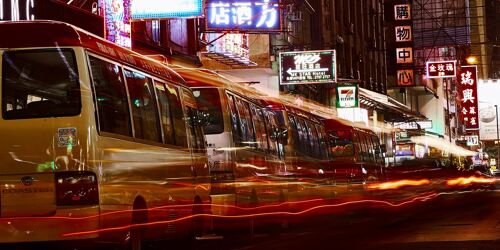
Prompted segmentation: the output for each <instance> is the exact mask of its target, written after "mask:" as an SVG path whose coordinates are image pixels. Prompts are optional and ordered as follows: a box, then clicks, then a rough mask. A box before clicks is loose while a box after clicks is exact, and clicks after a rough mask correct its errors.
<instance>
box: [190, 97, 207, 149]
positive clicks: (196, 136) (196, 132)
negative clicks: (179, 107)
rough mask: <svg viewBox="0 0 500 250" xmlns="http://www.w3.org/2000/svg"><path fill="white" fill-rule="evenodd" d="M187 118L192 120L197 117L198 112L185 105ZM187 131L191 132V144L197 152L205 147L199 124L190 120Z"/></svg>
mask: <svg viewBox="0 0 500 250" xmlns="http://www.w3.org/2000/svg"><path fill="white" fill-rule="evenodd" d="M187 111H188V116H189V119H190V120H192V121H194V120H196V119H198V112H197V110H196V109H194V108H192V107H187ZM189 129H190V130H189V131H190V133H191V145H192V147H193V148H194V149H196V151H197V152H201V151H203V150H204V149H205V139H204V137H203V132H202V131H201V126H198V125H197V124H196V123H194V122H192V123H191V126H189Z"/></svg>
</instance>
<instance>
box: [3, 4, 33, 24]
mask: <svg viewBox="0 0 500 250" xmlns="http://www.w3.org/2000/svg"><path fill="white" fill-rule="evenodd" d="M6 2H10V3H6ZM34 8H35V0H10V1H9V0H2V1H0V20H5V21H7V20H9V21H20V20H35V15H34V14H33V12H34Z"/></svg>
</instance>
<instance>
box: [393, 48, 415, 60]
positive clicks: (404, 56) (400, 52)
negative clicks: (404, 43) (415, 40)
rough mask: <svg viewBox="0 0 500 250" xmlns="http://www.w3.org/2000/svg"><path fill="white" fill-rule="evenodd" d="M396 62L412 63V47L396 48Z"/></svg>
mask: <svg viewBox="0 0 500 250" xmlns="http://www.w3.org/2000/svg"><path fill="white" fill-rule="evenodd" d="M396 62H397V63H399V64H402V63H413V48H412V47H407V48H396Z"/></svg>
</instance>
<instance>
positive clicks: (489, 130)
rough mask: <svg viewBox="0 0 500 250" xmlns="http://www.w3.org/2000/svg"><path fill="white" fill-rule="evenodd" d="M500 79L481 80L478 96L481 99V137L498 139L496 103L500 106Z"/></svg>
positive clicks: (482, 138) (481, 138)
mask: <svg viewBox="0 0 500 250" xmlns="http://www.w3.org/2000/svg"><path fill="white" fill-rule="evenodd" d="M499 83H500V81H498V82H497V81H481V80H479V83H478V86H477V89H478V93H477V95H478V98H479V99H480V100H481V101H480V102H479V103H478V105H479V139H480V140H496V139H497V119H496V112H497V110H496V109H495V105H497V106H498V107H500V98H498V93H500V84H499Z"/></svg>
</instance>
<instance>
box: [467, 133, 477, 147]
mask: <svg viewBox="0 0 500 250" xmlns="http://www.w3.org/2000/svg"><path fill="white" fill-rule="evenodd" d="M464 140H465V141H466V145H467V146H477V145H479V136H477V135H465V136H464Z"/></svg>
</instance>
